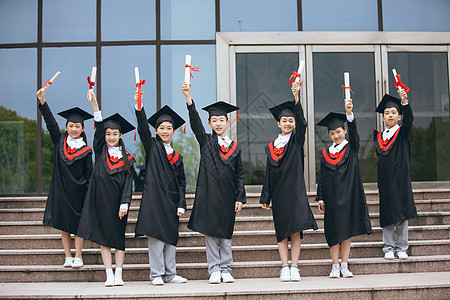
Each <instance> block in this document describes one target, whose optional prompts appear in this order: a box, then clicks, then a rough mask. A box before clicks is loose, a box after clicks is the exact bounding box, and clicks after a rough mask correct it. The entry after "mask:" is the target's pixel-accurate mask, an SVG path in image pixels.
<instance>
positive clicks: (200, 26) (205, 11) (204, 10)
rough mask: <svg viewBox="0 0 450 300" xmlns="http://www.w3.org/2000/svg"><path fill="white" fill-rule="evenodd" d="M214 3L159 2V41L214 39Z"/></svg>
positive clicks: (192, 0)
mask: <svg viewBox="0 0 450 300" xmlns="http://www.w3.org/2000/svg"><path fill="white" fill-rule="evenodd" d="M214 2H215V1H211V0H190V1H184V0H164V1H161V39H163V40H203V39H210V40H213V39H214V38H215V33H216V25H215V24H216V22H215V3H214Z"/></svg>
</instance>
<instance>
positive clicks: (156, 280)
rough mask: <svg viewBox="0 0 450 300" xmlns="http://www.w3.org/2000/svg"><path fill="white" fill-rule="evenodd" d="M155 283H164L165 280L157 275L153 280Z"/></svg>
mask: <svg viewBox="0 0 450 300" xmlns="http://www.w3.org/2000/svg"><path fill="white" fill-rule="evenodd" d="M152 284H153V285H164V280H162V278H161V277H156V278H154V279H153V280H152Z"/></svg>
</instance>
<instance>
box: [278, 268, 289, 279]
mask: <svg viewBox="0 0 450 300" xmlns="http://www.w3.org/2000/svg"><path fill="white" fill-rule="evenodd" d="M280 280H281V281H291V272H290V271H289V267H283V268H281V271H280Z"/></svg>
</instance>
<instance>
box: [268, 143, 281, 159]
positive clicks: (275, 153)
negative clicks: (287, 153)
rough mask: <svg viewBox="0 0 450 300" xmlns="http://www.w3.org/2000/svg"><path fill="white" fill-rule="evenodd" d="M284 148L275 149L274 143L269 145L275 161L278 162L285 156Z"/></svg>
mask: <svg viewBox="0 0 450 300" xmlns="http://www.w3.org/2000/svg"><path fill="white" fill-rule="evenodd" d="M284 148H285V147H280V148H277V147H274V146H273V142H270V144H269V150H270V156H272V159H273V160H274V161H278V160H279V159H280V158H281V157H282V156H283V154H284Z"/></svg>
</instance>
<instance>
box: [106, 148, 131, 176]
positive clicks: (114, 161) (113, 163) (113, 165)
mask: <svg viewBox="0 0 450 300" xmlns="http://www.w3.org/2000/svg"><path fill="white" fill-rule="evenodd" d="M133 158H134V157H133V156H132V155H128V160H132V159H133ZM106 162H107V163H108V167H109V169H110V170H111V171H112V170H114V169H118V168H120V167H123V165H124V164H125V162H124V161H123V157H122V158H121V159H120V160H119V158H117V157H115V156H113V157H110V156H109V153H108V149H106Z"/></svg>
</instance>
